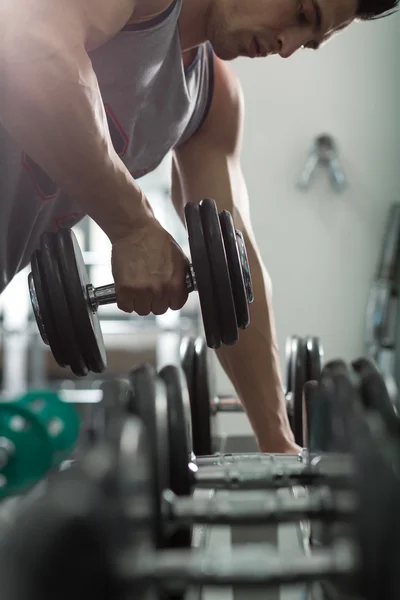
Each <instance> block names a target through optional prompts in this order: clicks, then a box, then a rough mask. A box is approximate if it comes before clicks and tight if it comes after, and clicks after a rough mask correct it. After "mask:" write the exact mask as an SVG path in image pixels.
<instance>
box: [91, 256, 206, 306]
mask: <svg viewBox="0 0 400 600" xmlns="http://www.w3.org/2000/svg"><path fill="white" fill-rule="evenodd" d="M185 287H186V289H187V291H188V292H189V293H191V292H195V291H196V290H197V283H196V276H195V273H194V269H193V266H192V265H189V271H188V273H187V275H186V277H185ZM86 290H87V297H88V302H89V304H90V306H91V308H92V310H93V312H96V311H97V309H98V308H99V306H105V305H106V304H115V303H116V302H117V294H116V292H115V284H113V283H110V284H109V285H102V286H101V287H97V288H95V287H94V286H93V285H92V284H89V285H88V286H87V288H86Z"/></svg>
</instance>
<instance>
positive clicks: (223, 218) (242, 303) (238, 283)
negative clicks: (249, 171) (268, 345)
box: [219, 210, 250, 329]
mask: <svg viewBox="0 0 400 600" xmlns="http://www.w3.org/2000/svg"><path fill="white" fill-rule="evenodd" d="M219 222H220V225H221V231H222V236H223V240H224V245H225V252H226V260H227V263H228V268H229V275H230V279H231V286H232V294H233V299H234V303H235V312H236V322H237V326H238V327H239V328H240V329H246V328H247V327H248V326H249V325H250V312H249V304H248V302H247V294H246V287H245V284H244V279H243V271H242V264H241V261H240V254H239V248H238V243H237V236H236V230H235V226H234V223H233V218H232V215H231V213H229V212H228V211H226V210H223V211H222V212H221V213H220V215H219Z"/></svg>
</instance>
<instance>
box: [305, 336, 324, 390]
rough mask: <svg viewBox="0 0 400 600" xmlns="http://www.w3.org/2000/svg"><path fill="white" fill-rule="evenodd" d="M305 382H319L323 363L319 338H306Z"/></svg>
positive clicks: (322, 351) (322, 352)
mask: <svg viewBox="0 0 400 600" xmlns="http://www.w3.org/2000/svg"><path fill="white" fill-rule="evenodd" d="M306 346H307V380H308V381H319V378H320V376H321V371H322V365H323V361H324V350H323V348H322V344H321V341H320V339H319V338H317V337H307V338H306Z"/></svg>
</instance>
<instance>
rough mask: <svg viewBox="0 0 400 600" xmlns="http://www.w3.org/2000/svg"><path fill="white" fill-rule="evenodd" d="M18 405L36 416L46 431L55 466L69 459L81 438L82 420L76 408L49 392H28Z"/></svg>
mask: <svg viewBox="0 0 400 600" xmlns="http://www.w3.org/2000/svg"><path fill="white" fill-rule="evenodd" d="M18 404H19V405H20V406H23V407H24V408H25V409H27V410H29V411H30V412H31V413H32V414H34V415H35V417H36V418H37V419H38V420H39V421H40V423H41V424H42V425H43V427H44V428H45V429H46V431H47V434H48V436H49V440H50V443H51V445H52V451H53V461H52V464H53V466H57V465H59V464H60V463H61V462H62V461H63V460H65V459H66V458H68V456H69V455H70V454H71V453H72V452H73V450H74V449H75V446H76V444H77V441H78V437H79V429H80V419H79V416H78V412H77V410H76V409H75V407H74V406H73V405H72V404H69V403H67V402H63V401H62V400H60V398H59V396H58V394H56V393H55V392H52V391H49V390H35V391H32V392H28V393H27V394H25V395H24V396H22V397H21V398H20V399H19V400H18Z"/></svg>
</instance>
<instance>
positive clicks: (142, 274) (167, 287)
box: [112, 215, 189, 316]
mask: <svg viewBox="0 0 400 600" xmlns="http://www.w3.org/2000/svg"><path fill="white" fill-rule="evenodd" d="M188 266H189V261H188V259H187V257H186V256H185V254H184V253H183V251H182V249H181V248H180V247H179V245H178V244H177V243H176V241H175V240H174V239H173V238H172V237H171V236H170V234H169V233H168V232H167V231H166V230H165V229H163V227H162V226H161V225H160V223H159V222H158V221H157V219H156V218H155V217H153V216H151V215H149V216H148V217H147V219H146V220H145V221H144V222H143V221H142V222H141V224H140V226H139V227H137V228H135V229H133V230H132V232H131V233H130V234H129V235H126V236H124V237H122V238H120V239H118V240H115V239H114V240H113V246H112V270H113V276H114V281H115V289H116V293H117V304H118V307H119V308H120V309H121V310H123V311H125V312H133V311H135V312H136V313H138V314H139V315H141V316H145V315H148V314H149V313H150V312H152V313H154V314H155V315H161V314H164V313H165V312H166V311H167V310H168V308H171V309H172V310H179V309H180V308H182V306H183V305H184V304H185V302H186V300H187V297H188V290H187V288H186V286H185V277H186V275H187V272H188Z"/></svg>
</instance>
